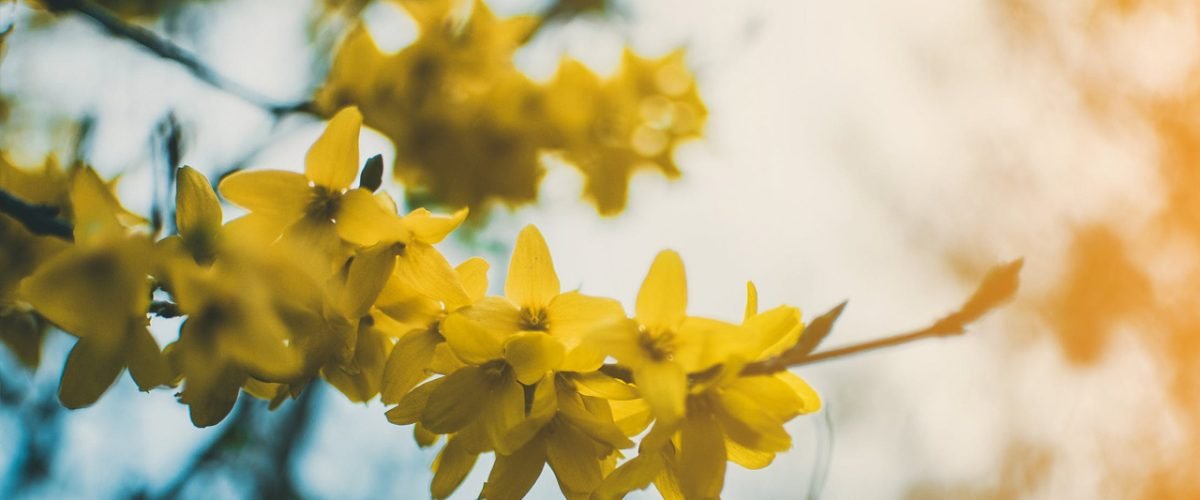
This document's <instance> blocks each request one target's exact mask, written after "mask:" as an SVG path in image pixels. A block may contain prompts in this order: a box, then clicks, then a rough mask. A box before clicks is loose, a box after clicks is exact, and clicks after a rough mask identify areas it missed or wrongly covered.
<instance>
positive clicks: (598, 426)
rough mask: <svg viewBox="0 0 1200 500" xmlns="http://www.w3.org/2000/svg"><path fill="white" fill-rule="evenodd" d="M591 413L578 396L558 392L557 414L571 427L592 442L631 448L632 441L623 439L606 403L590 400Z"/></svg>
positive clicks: (623, 436)
mask: <svg viewBox="0 0 1200 500" xmlns="http://www.w3.org/2000/svg"><path fill="white" fill-rule="evenodd" d="M591 400H592V401H594V403H592V405H593V407H596V408H597V411H596V412H593V410H592V409H591V408H589V407H588V406H587V405H586V404H585V403H584V400H583V398H581V397H580V396H579V395H578V394H574V393H572V392H570V391H560V393H559V396H558V406H559V414H561V415H562V416H563V418H564V419H566V421H567V422H570V423H571V425H573V426H575V427H576V428H578V429H579V430H580V431H583V432H584V433H585V434H587V435H588V436H589V437H591V438H592V439H593V440H595V441H597V442H600V443H604V444H606V445H608V446H610V447H612V448H615V449H623V448H628V447H630V446H633V441H630V440H629V438H627V437H625V433H624V432H622V431H621V428H620V427H617V424H616V423H615V422H613V417H612V411H611V410H609V409H608V403H607V402H606V401H603V400H600V399H595V398H591Z"/></svg>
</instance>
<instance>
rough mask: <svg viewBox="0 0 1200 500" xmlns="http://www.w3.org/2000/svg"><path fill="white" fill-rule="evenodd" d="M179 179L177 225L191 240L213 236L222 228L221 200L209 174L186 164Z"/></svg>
mask: <svg viewBox="0 0 1200 500" xmlns="http://www.w3.org/2000/svg"><path fill="white" fill-rule="evenodd" d="M177 175H178V177H177V178H176V180H175V225H176V226H179V234H181V235H183V237H184V238H185V239H188V240H197V239H200V240H204V239H207V238H212V237H213V236H214V235H216V234H217V230H219V229H220V228H221V202H220V201H217V193H214V192H213V189H212V184H209V182H208V178H206V177H204V174H201V173H200V172H199V171H197V170H196V169H194V168H192V167H188V166H184V167H183V168H180V169H179V170H178V172H177Z"/></svg>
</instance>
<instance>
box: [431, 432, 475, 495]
mask: <svg viewBox="0 0 1200 500" xmlns="http://www.w3.org/2000/svg"><path fill="white" fill-rule="evenodd" d="M477 458H479V455H477V454H475V453H471V452H470V451H468V450H467V449H466V447H465V446H463V444H462V440H461V439H458V438H457V437H453V438H450V441H449V442H447V443H446V447H445V448H442V451H441V452H440V453H438V456H437V459H435V460H434V461H433V472H434V474H433V483H432V484H431V485H430V487H429V490H430V493H432V495H433V498H446V497H448V496H450V494H451V493H454V490H456V489H458V486H459V485H461V484H462V482H463V480H464V479H466V478H467V474H469V473H470V472H471V469H473V468H474V467H475V459H477Z"/></svg>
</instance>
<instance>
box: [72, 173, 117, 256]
mask: <svg viewBox="0 0 1200 500" xmlns="http://www.w3.org/2000/svg"><path fill="white" fill-rule="evenodd" d="M70 196H71V205H72V208H73V210H74V215H75V217H74V223H75V241H77V242H84V241H88V240H89V239H95V238H96V237H97V236H98V235H103V234H119V233H121V232H122V231H123V229H122V227H121V223H120V222H119V221H118V219H117V214H118V212H120V211H123V210H124V209H123V208H121V206H120V203H119V202H118V201H117V200H116V197H115V196H114V195H113V193H112V190H111V189H110V188H109V187H108V185H107V184H105V183H104V181H103V180H101V179H100V176H99V175H97V174H96V171H95V170H92V168H91V167H85V168H83V169H80V170H78V171H77V172H76V173H75V176H74V178H73V179H72V182H71V195H70Z"/></svg>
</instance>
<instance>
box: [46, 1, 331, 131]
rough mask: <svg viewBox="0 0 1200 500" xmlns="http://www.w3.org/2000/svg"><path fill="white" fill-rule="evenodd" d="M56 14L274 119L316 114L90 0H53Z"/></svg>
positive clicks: (307, 104) (309, 105) (307, 106)
mask: <svg viewBox="0 0 1200 500" xmlns="http://www.w3.org/2000/svg"><path fill="white" fill-rule="evenodd" d="M46 3H47V4H48V6H49V7H50V9H51V10H54V11H73V12H77V13H79V14H81V15H83V16H84V17H87V18H89V19H91V20H92V21H95V22H96V24H99V25H100V27H102V28H104V30H105V31H107V32H108V33H109V34H112V35H114V36H117V37H120V38H124V39H126V40H129V41H131V42H134V43H136V44H138V45H140V46H142V48H144V49H146V50H148V51H150V52H152V53H154V55H157V56H159V57H161V58H163V59H167V60H169V61H173V62H175V63H177V64H179V65H180V66H183V67H184V68H186V69H187V70H188V72H190V73H191V74H192V75H193V76H195V77H196V78H197V79H199V80H200V81H202V82H204V83H207V84H209V85H211V86H213V87H214V88H216V89H218V90H222V91H225V92H227V93H229V94H231V95H233V96H236V97H238V98H239V99H241V100H243V101H246V102H248V103H250V104H253V105H255V106H258V107H260V108H263V109H265V110H267V111H268V112H270V113H271V114H273V115H275V116H280V115H284V114H288V113H293V112H304V113H313V112H314V109H313V107H312V103H310V102H298V103H284V102H279V101H276V100H274V99H271V98H269V97H266V96H264V95H262V94H259V93H258V92H256V91H254V90H253V89H251V88H249V87H246V86H245V85H242V84H240V83H238V82H236V81H234V80H231V79H229V78H226V77H225V76H223V75H221V74H220V73H218V72H217V71H215V70H213V69H212V68H210V67H208V66H207V65H205V64H204V63H203V62H201V61H200V59H199V58H197V57H196V56H195V55H193V54H192V53H191V52H188V51H187V50H184V49H183V48H181V47H179V46H178V45H175V44H174V43H172V42H171V41H169V40H167V39H165V38H163V37H160V36H158V35H157V34H155V33H154V32H152V31H150V30H148V29H145V28H142V27H140V26H135V25H132V24H129V23H126V22H125V21H123V20H121V18H120V17H117V16H116V15H115V14H113V13H112V12H110V11H109V10H108V9H106V8H104V7H102V6H100V5H97V4H96V3H94V2H92V1H90V0H50V1H47V2H46Z"/></svg>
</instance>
